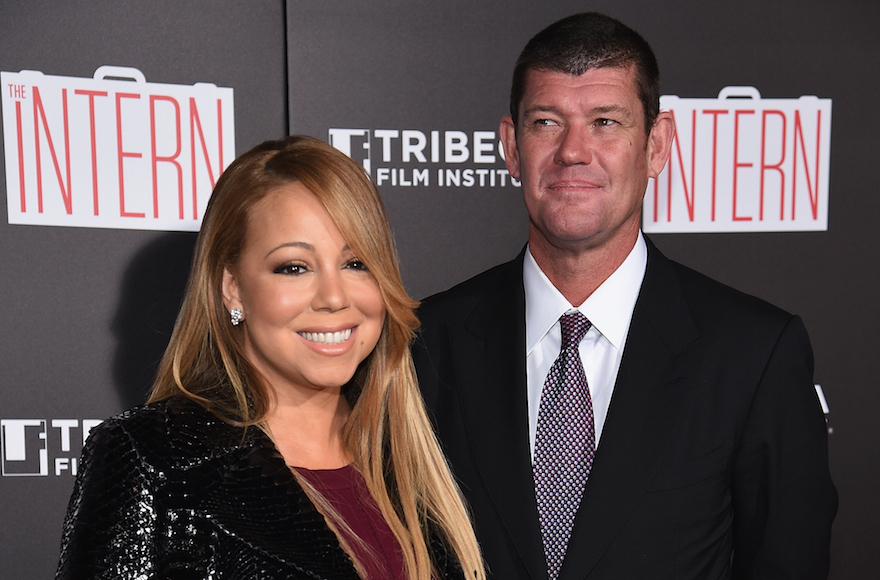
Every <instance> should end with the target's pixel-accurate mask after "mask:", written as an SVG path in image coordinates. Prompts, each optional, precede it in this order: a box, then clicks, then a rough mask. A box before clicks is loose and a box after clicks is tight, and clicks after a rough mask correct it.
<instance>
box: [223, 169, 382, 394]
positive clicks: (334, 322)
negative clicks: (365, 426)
mask: <svg viewBox="0 0 880 580" xmlns="http://www.w3.org/2000/svg"><path fill="white" fill-rule="evenodd" d="M247 228H248V229H247V235H246V239H245V246H244V249H243V251H242V254H241V258H240V259H239V262H238V264H236V265H235V266H234V267H233V268H231V269H230V268H227V269H226V270H224V273H223V296H224V303H225V305H226V307H227V309H232V308H240V309H241V310H242V311H243V313H244V320H245V322H244V325H243V330H244V339H245V341H244V346H245V354H246V356H247V359H248V361H249V362H250V363H251V364H253V365H254V367H256V369H257V370H259V371H260V373H261V374H262V375H263V377H265V379H266V380H267V381H268V383H269V384H270V385H271V386H272V388H273V389H274V390H275V392H276V393H277V394H278V395H279V397H287V396H289V397H294V398H297V397H300V396H302V395H305V396H308V395H309V394H311V393H314V392H315V391H316V390H325V389H338V388H339V387H341V386H342V385H344V384H345V383H347V382H348V381H349V380H350V379H351V377H352V376H353V375H354V372H355V370H356V369H357V367H358V365H359V364H360V363H361V361H363V360H364V359H365V358H366V357H367V355H369V354H370V352H372V350H373V348H375V346H376V343H377V342H378V340H379V335H380V333H381V332H382V326H383V324H384V321H385V305H384V302H383V301H382V296H381V294H380V292H379V285H378V283H377V282H376V280H375V278H373V275H372V274H371V273H370V272H369V271H367V270H366V268H365V267H364V265H363V263H362V262H361V261H360V260H358V257H357V256H356V255H355V254H354V253H353V252H352V250H351V249H350V248H349V247H348V244H346V242H345V239H344V238H343V236H342V233H341V232H340V231H339V229H338V228H337V227H336V224H334V223H333V220H332V219H331V218H330V214H328V213H327V210H325V209H324V206H323V205H321V203H320V202H319V201H318V199H317V198H316V197H315V196H314V195H313V194H312V193H311V192H310V191H309V190H308V189H307V188H306V187H305V186H304V185H302V184H301V183H299V182H292V183H289V184H285V185H283V186H280V187H278V188H277V189H275V190H274V191H272V192H270V193H269V194H268V195H267V196H266V197H265V198H263V199H262V200H260V202H259V203H257V204H256V205H255V206H254V207H253V208H252V211H251V215H250V218H249V221H248V222H247Z"/></svg>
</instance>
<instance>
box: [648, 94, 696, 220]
mask: <svg viewBox="0 0 880 580" xmlns="http://www.w3.org/2000/svg"><path fill="white" fill-rule="evenodd" d="M672 117H673V120H674V119H675V112H672ZM673 143H675V151H676V153H677V155H678V166H679V167H680V168H681V182H682V185H683V187H684V202H685V204H686V205H687V210H688V217H689V218H690V220H691V221H694V196H695V191H694V187H695V183H696V182H695V181H694V172H695V171H696V167H697V163H696V155H697V111H696V110H694V111H692V112H691V183H690V193H688V180H687V176H686V175H685V170H684V158H683V157H682V154H681V141H680V140H679V139H678V135H677V134H676V135H675V137H674V138H673ZM667 179H668V181H667V184H668V192H667V202H666V203H667V206H666V221H668V222H671V221H672V163H670V164H669V172H668V176H667ZM654 187H655V190H656V184H655V186H654ZM654 221H657V201H656V199H655V201H654Z"/></svg>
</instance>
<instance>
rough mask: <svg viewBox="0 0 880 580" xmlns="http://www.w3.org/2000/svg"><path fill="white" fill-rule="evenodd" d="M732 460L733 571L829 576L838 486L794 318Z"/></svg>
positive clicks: (752, 575) (751, 579)
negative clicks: (832, 523) (830, 466)
mask: <svg viewBox="0 0 880 580" xmlns="http://www.w3.org/2000/svg"><path fill="white" fill-rule="evenodd" d="M735 461H736V464H735V466H734V480H733V502H734V524H733V525H734V541H735V545H734V556H733V567H734V577H735V578H737V579H748V580H758V579H763V578H773V579H776V580H782V579H792V580H795V579H796V580H813V579H815V580H819V579H823V580H824V579H826V578H827V577H828V567H829V544H830V536H831V522H832V521H833V520H834V516H835V514H836V513H837V491H836V489H835V488H834V484H833V483H832V481H831V475H830V472H829V468H828V434H827V430H826V426H825V421H824V417H823V415H822V410H821V407H820V404H819V401H818V397H817V396H816V392H815V390H814V386H813V355H812V349H811V347H810V343H809V339H808V337H807V333H806V330H805V329H804V326H803V323H802V322H801V320H800V318H798V317H793V318H792V319H791V320H790V321H789V323H788V324H787V326H786V327H785V328H784V330H783V331H782V333H781V334H780V336H779V340H778V341H777V343H776V346H775V348H774V350H773V352H772V354H771V355H770V358H769V359H768V362H767V365H766V367H765V369H764V372H763V375H762V377H761V380H760V382H759V384H758V387H757V389H756V391H755V394H754V398H753V400H752V403H751V406H750V409H749V414H748V417H747V418H746V424H745V428H744V431H743V436H742V441H741V442H740V444H739V445H738V451H737V454H736V457H735Z"/></svg>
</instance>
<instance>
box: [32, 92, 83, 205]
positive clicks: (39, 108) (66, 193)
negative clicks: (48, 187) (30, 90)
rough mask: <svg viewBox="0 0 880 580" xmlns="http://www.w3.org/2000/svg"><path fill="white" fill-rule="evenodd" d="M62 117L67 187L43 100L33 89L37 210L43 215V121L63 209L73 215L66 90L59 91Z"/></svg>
mask: <svg viewBox="0 0 880 580" xmlns="http://www.w3.org/2000/svg"><path fill="white" fill-rule="evenodd" d="M61 100H62V115H63V121H64V152H65V153H66V157H67V166H66V169H67V187H66V188H65V183H64V179H63V178H62V176H61V167H60V166H59V164H58V156H57V155H56V154H55V144H54V143H53V142H52V134H51V132H50V131H49V121H48V120H47V119H46V111H45V109H44V108H43V99H42V97H40V89H39V87H36V86H35V87H34V147H35V149H36V157H37V159H36V161H37V210H38V211H39V213H43V172H42V159H41V153H40V120H42V121H43V130H44V131H45V132H46V143H47V144H48V145H49V153H51V154H52V163H53V164H54V165H55V175H56V176H57V177H58V186H59V187H60V188H61V198H62V199H63V200H64V209H65V210H66V211H67V213H68V215H70V214H71V213H73V205H72V203H71V189H70V124H69V122H68V113H67V89H61Z"/></svg>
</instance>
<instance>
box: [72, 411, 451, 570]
mask: <svg viewBox="0 0 880 580" xmlns="http://www.w3.org/2000/svg"><path fill="white" fill-rule="evenodd" d="M431 548H432V552H433V556H434V557H435V561H436V562H437V563H438V567H439V569H440V572H441V576H440V578H441V579H446V578H449V579H462V578H463V577H464V576H463V574H462V572H461V569H460V568H459V567H458V563H457V560H456V558H455V557H454V556H453V557H449V555H448V553H447V551H446V548H445V547H444V545H443V543H442V542H440V541H439V540H438V539H437V538H434V541H432V544H431ZM140 578H151V579H152V578H156V579H159V578H163V579H165V578H167V579H187V580H189V579H192V580H204V579H206V578H212V579H215V580H221V579H233V578H234V579H241V580H257V579H263V580H277V579H288V578H290V579H298V578H302V579H305V578H308V579H313V580H314V579H340V580H342V579H345V580H358V575H357V573H356V572H355V569H354V566H353V565H352V563H351V560H349V558H348V556H347V555H346V553H345V552H344V551H343V550H342V548H341V547H340V546H339V542H338V540H337V539H336V536H335V535H334V534H333V532H331V531H330V529H329V528H328V527H327V524H326V522H325V521H324V518H323V516H322V515H321V514H320V513H319V512H318V511H317V510H316V509H315V507H314V506H313V505H312V504H311V502H310V501H309V499H308V497H307V496H306V495H305V492H303V490H302V488H301V487H300V486H299V484H298V483H297V482H296V480H295V478H294V477H293V474H292V473H291V471H290V469H289V468H288V467H287V466H286V465H285V463H284V459H283V458H282V457H281V455H280V454H279V453H278V451H277V450H276V449H275V446H274V444H273V443H272V441H271V440H270V439H269V438H268V437H267V436H266V435H265V434H264V433H263V432H262V431H261V430H259V429H255V428H254V429H248V430H247V432H245V431H244V430H243V429H241V428H238V427H234V426H231V425H228V424H226V423H224V422H222V421H220V420H218V419H217V418H216V417H214V416H213V415H212V414H211V413H209V412H208V411H206V410H204V409H202V408H201V407H199V406H198V405H196V404H195V403H193V402H190V401H188V400H185V399H171V400H168V401H161V402H159V403H154V404H152V405H147V406H145V407H140V408H137V409H133V410H131V411H127V412H125V413H123V414H122V415H120V416H119V417H115V418H112V419H108V420H107V421H105V422H104V423H102V424H101V425H99V426H98V427H96V428H95V429H93V430H92V431H91V433H90V435H89V440H88V442H87V444H86V446H85V448H84V450H83V458H82V462H81V469H80V471H79V473H78V476H77V480H76V484H75V487H74V492H73V496H72V497H71V500H70V507H69V508H68V513H67V519H66V521H65V526H64V535H63V538H62V552H61V561H60V564H59V567H58V573H57V575H56V579H59V580H60V579H65V580H67V579H69V580H86V579H90V580H91V579H106V580H110V579H113V580H135V579H140Z"/></svg>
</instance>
